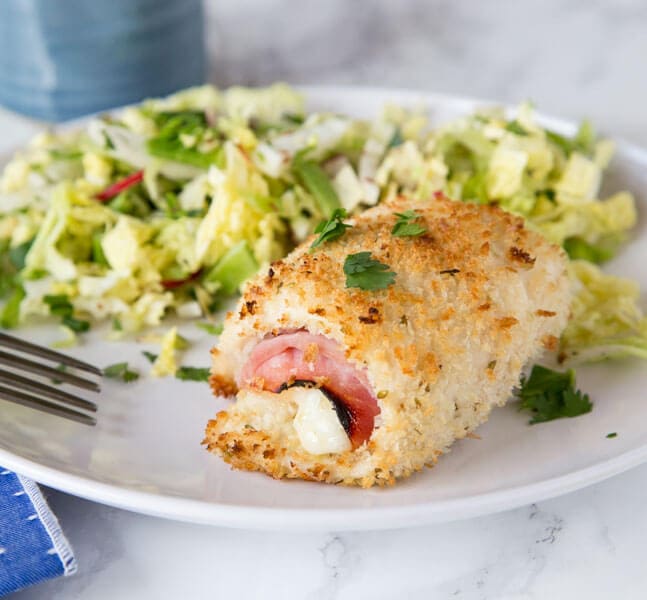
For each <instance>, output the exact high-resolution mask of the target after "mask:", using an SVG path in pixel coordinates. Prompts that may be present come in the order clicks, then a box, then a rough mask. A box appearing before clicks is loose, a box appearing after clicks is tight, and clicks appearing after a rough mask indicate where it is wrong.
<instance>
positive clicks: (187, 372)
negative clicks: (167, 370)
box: [175, 367, 211, 381]
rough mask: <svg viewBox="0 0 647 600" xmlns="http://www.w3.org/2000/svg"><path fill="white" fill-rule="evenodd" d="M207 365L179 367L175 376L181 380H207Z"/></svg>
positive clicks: (208, 372) (208, 370) (208, 371)
mask: <svg viewBox="0 0 647 600" xmlns="http://www.w3.org/2000/svg"><path fill="white" fill-rule="evenodd" d="M210 371H211V370H210V369H209V367H180V368H179V369H178V370H177V371H176V372H175V378H176V379H181V380H182V381H209V374H210Z"/></svg>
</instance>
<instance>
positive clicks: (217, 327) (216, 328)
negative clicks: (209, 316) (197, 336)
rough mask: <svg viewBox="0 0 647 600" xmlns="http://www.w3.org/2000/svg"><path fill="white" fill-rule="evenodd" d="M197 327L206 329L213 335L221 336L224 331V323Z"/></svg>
mask: <svg viewBox="0 0 647 600" xmlns="http://www.w3.org/2000/svg"><path fill="white" fill-rule="evenodd" d="M196 326H197V327H199V328H200V329H204V330H205V331H206V332H207V333H210V334H211V335H220V334H221V333H222V330H223V325H222V323H196Z"/></svg>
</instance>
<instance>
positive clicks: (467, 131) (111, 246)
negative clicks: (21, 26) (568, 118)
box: [0, 84, 647, 372]
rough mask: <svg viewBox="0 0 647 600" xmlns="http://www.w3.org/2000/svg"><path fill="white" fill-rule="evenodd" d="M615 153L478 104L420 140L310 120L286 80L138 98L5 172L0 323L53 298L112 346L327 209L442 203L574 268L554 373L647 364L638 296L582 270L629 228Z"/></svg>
mask: <svg viewBox="0 0 647 600" xmlns="http://www.w3.org/2000/svg"><path fill="white" fill-rule="evenodd" d="M613 150H614V145H613V143H612V142H610V141H609V140H598V139H596V136H595V132H594V130H593V128H592V127H591V125H590V124H589V123H586V122H585V123H583V124H582V126H581V127H580V129H579V130H578V131H577V133H576V134H575V135H574V136H572V137H569V136H564V135H562V134H561V133H559V132H555V131H551V130H549V129H547V128H545V127H543V126H542V124H541V123H540V122H538V120H537V119H536V118H535V114H534V110H533V108H532V106H531V105H530V104H527V103H526V104H522V105H521V106H520V107H519V108H518V110H517V111H516V114H515V115H514V116H513V117H512V118H510V117H509V116H508V115H507V114H506V112H505V111H504V110H502V109H488V110H482V111H478V112H476V113H475V114H472V115H468V116H465V117H462V118H459V119H456V120H454V121H452V122H449V123H446V124H444V125H442V126H440V127H432V125H431V123H430V122H429V119H428V117H427V114H426V113H425V111H424V110H423V109H413V110H411V109H404V108H402V107H397V106H388V107H386V108H385V110H384V112H383V114H382V115H380V116H379V117H378V118H376V119H374V120H372V121H371V122H366V121H363V120H360V119H354V118H351V117H349V116H345V115H340V114H332V113H314V114H307V113H306V112H305V108H304V99H303V97H302V95H301V94H300V93H298V92H296V91H295V90H293V89H291V88H290V87H288V86H286V85H284V84H276V85H273V86H270V87H268V88H260V89H248V88H240V87H237V88H231V89H229V90H225V91H219V90H217V89H215V88H213V87H212V86H202V87H198V88H191V89H188V90H184V91H182V92H179V93H178V94H174V95H172V96H169V97H168V98H162V99H154V100H147V101H145V102H143V103H142V104H140V105H137V106H132V107H129V108H126V109H124V110H122V111H120V112H118V113H115V114H114V115H111V116H104V117H100V118H98V119H94V120H92V121H91V122H90V123H89V124H88V125H87V127H85V128H84V129H83V130H77V131H68V132H47V133H45V134H41V135H39V136H37V138H35V139H34V141H33V142H32V143H31V144H30V145H29V146H28V147H27V148H26V149H25V150H23V151H22V152H20V153H19V154H18V155H16V157H15V158H14V159H13V160H12V161H10V162H9V163H8V164H7V165H6V167H5V169H4V172H3V173H2V176H1V177H0V262H1V263H2V264H3V265H10V268H9V269H8V271H7V273H0V294H4V295H5V296H6V298H7V302H6V308H5V309H4V311H3V313H2V315H1V317H2V318H1V319H0V320H1V322H2V324H3V326H15V325H16V324H17V323H19V322H24V321H25V320H27V319H29V318H31V317H32V316H35V315H41V316H46V315H47V314H48V313H49V311H50V308H51V307H50V306H49V305H48V303H47V302H45V300H44V299H45V297H46V296H48V295H57V296H61V297H64V298H65V301H66V302H69V304H71V305H72V306H73V309H74V312H75V315H74V316H75V318H76V317H79V318H83V319H91V320H94V321H101V320H108V321H112V323H113V328H114V331H113V335H112V337H118V336H121V335H123V334H127V333H129V332H133V331H137V330H138V329H141V328H146V327H150V326H155V325H158V324H160V323H161V322H162V320H163V319H164V318H165V317H166V315H168V314H169V313H174V314H175V315H176V316H178V317H180V318H199V317H205V316H208V313H209V312H211V311H212V310H215V308H216V307H217V305H218V301H219V299H220V298H222V297H223V296H226V295H228V294H232V293H235V292H236V290H237V289H238V287H239V286H240V284H241V282H243V281H244V280H245V279H246V278H247V277H249V276H250V275H251V274H252V272H253V271H255V270H256V269H257V268H262V267H264V266H266V265H267V264H268V263H270V262H271V261H273V260H275V259H277V258H279V257H281V256H283V255H285V253H286V252H288V251H289V250H290V249H291V247H292V246H293V244H294V243H296V242H299V241H302V240H304V239H305V238H306V237H307V236H308V235H309V234H311V233H312V231H313V230H314V228H315V227H316V225H317V224H318V223H319V222H320V221H321V220H322V219H323V218H326V217H328V216H329V215H330V214H331V213H332V211H334V210H335V209H336V208H339V207H343V208H344V209H346V211H347V212H348V213H349V214H353V213H357V212H360V211H362V210H364V209H366V208H367V207H369V206H373V205H375V204H377V203H378V202H383V201H386V200H388V199H390V198H393V197H395V196H398V195H401V194H404V195H409V196H412V197H415V198H419V199H421V200H424V199H427V198H430V197H432V196H433V194H434V193H436V192H438V191H442V192H444V193H445V194H446V195H447V196H449V197H451V198H454V199H456V200H462V201H466V202H477V203H483V204H490V203H492V204H497V205H499V206H501V207H502V208H504V209H505V210H508V211H510V212H513V213H515V214H518V215H520V216H522V217H523V218H524V219H525V220H526V222H527V224H528V226H529V227H531V228H534V229H535V230H537V231H539V232H540V233H542V234H543V235H544V236H545V237H546V238H547V239H549V240H550V241H552V242H554V243H556V244H559V245H561V246H563V247H564V249H565V250H566V252H567V253H568V254H569V256H570V257H571V258H572V259H573V261H572V263H571V269H570V277H571V279H572V283H573V286H574V289H575V299H574V303H573V308H572V313H573V316H572V319H571V321H570V323H569V325H568V327H567V329H566V331H565V332H564V335H563V337H562V343H561V346H562V348H561V352H562V357H563V358H564V359H565V360H569V361H574V360H578V361H581V360H597V359H600V358H603V357H610V356H623V355H627V354H632V355H637V356H643V357H645V358H647V326H646V325H645V317H644V316H643V314H642V312H641V310H640V308H639V305H638V290H637V287H636V285H635V284H634V283H633V282H630V281H627V280H623V279H620V278H616V277H612V276H610V275H605V274H604V273H602V271H601V270H600V269H599V268H598V267H596V266H595V264H596V263H602V262H604V261H606V260H608V259H609V258H611V257H612V256H614V255H615V254H616V253H617V252H618V251H619V249H620V247H621V244H622V243H623V242H624V241H625V240H626V239H627V236H628V232H629V231H630V230H631V228H632V227H633V226H634V225H635V223H636V219H637V215H636V207H635V202H634V199H633V197H632V196H631V194H629V193H628V192H624V191H619V192H617V193H614V194H612V195H611V196H609V197H603V198H600V187H601V181H602V177H603V172H604V169H605V168H606V167H607V166H608V164H609V161H610V160H611V157H612V155H613ZM16 256H17V257H19V259H16V260H14V259H15V257H16ZM72 333H74V332H72ZM168 335H169V336H170V335H171V333H170V332H169V334H168ZM169 339H170V338H169ZM69 340H72V338H71V337H70V338H69ZM160 361H161V362H160V367H159V368H160V369H161V370H162V371H169V372H170V370H171V369H170V367H169V368H167V366H168V365H167V362H168V364H170V362H169V361H167V362H164V361H166V358H164V359H162V358H161V355H160ZM162 363H164V365H167V366H163V365H162Z"/></svg>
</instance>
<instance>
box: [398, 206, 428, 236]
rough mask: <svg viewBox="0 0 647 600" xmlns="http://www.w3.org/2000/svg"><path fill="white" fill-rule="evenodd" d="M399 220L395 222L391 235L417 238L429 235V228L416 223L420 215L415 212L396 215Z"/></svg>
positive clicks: (410, 211)
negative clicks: (424, 234)
mask: <svg viewBox="0 0 647 600" xmlns="http://www.w3.org/2000/svg"><path fill="white" fill-rule="evenodd" d="M395 216H396V217H398V220H397V221H396V222H395V225H394V226H393V229H391V234H392V235H394V236H395V237H415V236H418V235H422V234H423V233H427V228H426V227H423V226H422V225H420V224H419V223H416V222H415V221H417V220H418V219H419V218H420V215H419V214H418V213H417V212H416V211H415V210H406V211H404V212H403V213H395Z"/></svg>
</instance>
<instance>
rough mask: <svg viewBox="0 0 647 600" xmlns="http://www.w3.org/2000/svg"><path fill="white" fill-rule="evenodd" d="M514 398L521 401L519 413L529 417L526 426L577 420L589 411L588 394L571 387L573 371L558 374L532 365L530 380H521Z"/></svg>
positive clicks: (573, 381) (573, 382)
mask: <svg viewBox="0 0 647 600" xmlns="http://www.w3.org/2000/svg"><path fill="white" fill-rule="evenodd" d="M517 395H518V397H519V399H520V401H521V403H520V406H519V409H520V410H529V411H531V412H532V413H533V416H532V418H531V419H530V421H529V423H530V425H534V424H535V423H543V422H545V421H552V420H553V419H561V418H563V417H577V416H579V415H583V414H585V413H588V412H590V411H591V409H592V408H593V405H592V404H591V401H590V400H589V396H588V394H583V393H582V392H581V391H580V390H578V389H577V388H576V387H575V371H573V370H572V369H569V370H568V371H566V372H564V373H560V372H559V371H553V370H552V369H548V368H546V367H542V366H540V365H535V366H534V367H533V368H532V371H531V373H530V377H528V378H527V379H526V378H522V379H521V387H520V389H519V390H518V392H517Z"/></svg>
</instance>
